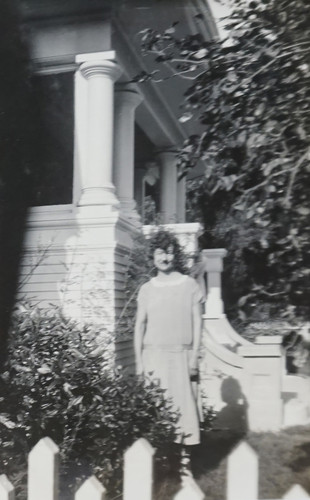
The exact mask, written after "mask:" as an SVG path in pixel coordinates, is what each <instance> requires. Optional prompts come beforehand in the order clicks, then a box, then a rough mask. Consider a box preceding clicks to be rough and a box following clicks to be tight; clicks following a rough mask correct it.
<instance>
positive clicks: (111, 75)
mask: <svg viewBox="0 0 310 500" xmlns="http://www.w3.org/2000/svg"><path fill="white" fill-rule="evenodd" d="M80 71H81V73H82V75H83V76H84V77H85V78H87V79H90V78H93V77H97V76H102V77H106V78H108V79H109V80H111V81H112V82H115V81H116V80H117V79H118V78H119V77H120V76H121V74H122V70H121V68H120V67H119V65H118V64H117V63H116V62H114V61H110V60H108V59H101V60H100V59H98V60H90V61H86V62H83V63H82V64H81V66H80Z"/></svg>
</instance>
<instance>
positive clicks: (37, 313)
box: [0, 305, 178, 495]
mask: <svg viewBox="0 0 310 500" xmlns="http://www.w3.org/2000/svg"><path fill="white" fill-rule="evenodd" d="M110 342H111V339H110V338H107V336H106V335H105V333H104V332H103V333H102V332H101V331H100V330H99V329H98V327H92V326H84V327H82V326H80V325H77V324H76V323H74V322H72V321H70V320H68V319H66V318H64V317H63V316H62V314H61V312H60V311H59V310H57V309H54V310H50V311H45V310H44V311H43V310H40V309H38V308H35V307H32V306H29V305H25V306H23V307H22V308H19V310H18V311H17V312H16V314H15V315H14V317H13V322H12V327H11V332H10V343H9V349H8V360H7V363H6V367H5V371H4V372H3V373H2V375H1V399H0V404H1V408H0V442H1V449H2V452H1V458H0V468H1V471H2V472H3V473H6V474H8V476H9V478H10V479H11V480H12V482H14V483H15V484H16V483H17V484H18V487H19V491H20V492H21V494H22V495H23V494H24V493H25V492H24V488H25V482H24V480H25V477H24V474H25V462H26V454H27V453H28V452H29V450H30V449H31V447H32V446H33V445H34V444H36V442H37V441H38V440H39V439H40V438H41V437H44V436H46V435H48V436H50V437H51V438H52V439H53V440H54V441H55V442H56V443H57V444H58V445H59V447H60V449H61V461H62V464H63V465H64V473H63V478H62V480H63V482H64V483H65V484H66V486H67V487H68V488H69V490H71V491H72V489H73V488H74V487H75V484H74V483H75V480H73V484H72V469H73V468H74V470H75V473H77V474H78V475H79V476H81V477H83V476H85V474H89V473H90V470H89V468H90V466H91V467H92V470H93V472H94V473H95V474H96V475H97V477H99V479H100V480H102V482H103V483H104V484H105V485H106V487H107V488H108V490H109V491H110V492H112V493H114V494H115V493H119V491H120V487H121V479H122V466H121V464H122V456H123V452H124V451H125V450H126V448H127V447H128V446H130V445H131V444H132V443H133V442H134V441H135V440H136V439H137V438H139V437H141V436H143V437H145V438H146V439H148V440H149V442H150V443H151V444H152V445H153V446H154V447H156V449H157V467H158V468H159V469H160V470H161V471H163V470H165V469H167V468H168V466H169V462H168V454H169V453H168V452H169V446H171V444H172V443H173V441H174V439H175V432H176V430H175V424H176V422H177V415H176V414H174V413H173V412H172V411H171V405H170V403H169V401H167V400H166V398H165V394H164V391H163V390H162V389H160V388H159V387H158V386H157V385H156V384H155V383H152V382H150V381H149V382H145V381H142V380H137V379H136V378H135V377H130V376H126V377H123V376H122V373H121V371H120V370H114V369H113V367H112V366H111V362H110V361H109V356H108V355H105V353H107V352H109V348H110ZM176 460H178V457H177V456H176ZM21 471H22V472H21Z"/></svg>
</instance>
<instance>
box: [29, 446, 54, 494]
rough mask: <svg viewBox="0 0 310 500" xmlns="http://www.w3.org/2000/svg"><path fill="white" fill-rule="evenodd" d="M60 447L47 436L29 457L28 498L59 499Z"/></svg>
mask: <svg viewBox="0 0 310 500" xmlns="http://www.w3.org/2000/svg"><path fill="white" fill-rule="evenodd" d="M58 461H59V448H58V446H56V444H55V443H54V441H52V439H50V438H48V437H45V438H43V439H41V440H40V441H39V442H38V443H37V444H36V446H35V447H34V448H32V450H31V452H30V453H29V457H28V500H42V499H43V498H44V500H58V469H59V467H58Z"/></svg>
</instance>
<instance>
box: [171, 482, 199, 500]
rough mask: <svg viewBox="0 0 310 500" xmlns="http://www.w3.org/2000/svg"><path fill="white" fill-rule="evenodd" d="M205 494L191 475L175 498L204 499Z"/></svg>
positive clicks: (184, 499) (185, 499)
mask: <svg viewBox="0 0 310 500" xmlns="http://www.w3.org/2000/svg"><path fill="white" fill-rule="evenodd" d="M204 498H205V494H204V493H203V492H202V491H201V489H200V488H199V486H198V484H197V483H196V482H195V481H194V479H192V478H191V477H188V478H186V480H185V481H184V484H183V487H182V488H181V490H180V491H178V493H177V494H176V495H175V496H174V497H173V500H203V499H204Z"/></svg>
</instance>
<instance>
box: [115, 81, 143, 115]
mask: <svg viewBox="0 0 310 500" xmlns="http://www.w3.org/2000/svg"><path fill="white" fill-rule="evenodd" d="M142 101H143V97H142V96H141V94H139V92H137V91H136V90H135V89H134V88H133V86H132V85H131V84H124V83H120V84H118V85H117V86H116V87H115V104H116V106H122V105H123V106H126V105H128V106H130V108H132V109H136V108H137V107H138V106H139V104H141V102H142Z"/></svg>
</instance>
